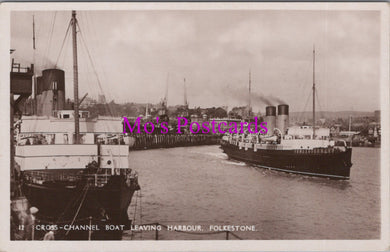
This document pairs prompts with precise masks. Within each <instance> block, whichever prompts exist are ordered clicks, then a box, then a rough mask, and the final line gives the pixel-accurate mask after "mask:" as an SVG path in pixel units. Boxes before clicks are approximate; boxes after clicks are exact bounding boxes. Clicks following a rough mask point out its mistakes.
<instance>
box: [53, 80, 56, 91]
mask: <svg viewBox="0 0 390 252" xmlns="http://www.w3.org/2000/svg"><path fill="white" fill-rule="evenodd" d="M52 89H53V90H57V81H53V82H52Z"/></svg>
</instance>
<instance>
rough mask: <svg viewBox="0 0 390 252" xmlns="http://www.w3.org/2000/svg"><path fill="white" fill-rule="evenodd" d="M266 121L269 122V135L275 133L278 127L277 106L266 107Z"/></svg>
mask: <svg viewBox="0 0 390 252" xmlns="http://www.w3.org/2000/svg"><path fill="white" fill-rule="evenodd" d="M265 121H266V122H267V129H268V131H267V135H273V133H274V129H275V127H276V107H275V106H267V107H265Z"/></svg>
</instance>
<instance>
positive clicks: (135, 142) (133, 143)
mask: <svg viewBox="0 0 390 252" xmlns="http://www.w3.org/2000/svg"><path fill="white" fill-rule="evenodd" d="M221 137H222V134H201V135H199V134H165V135H160V134H153V135H150V134H142V135H140V134H133V135H131V136H130V137H129V138H130V143H129V148H130V150H144V149H157V148H173V147H184V146H197V145H214V144H218V143H219V141H220V139H221Z"/></svg>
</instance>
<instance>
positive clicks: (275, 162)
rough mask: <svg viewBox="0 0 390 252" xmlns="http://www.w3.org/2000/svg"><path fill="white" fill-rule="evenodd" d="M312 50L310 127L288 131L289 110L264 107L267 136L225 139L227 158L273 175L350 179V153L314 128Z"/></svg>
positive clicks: (323, 131) (227, 137)
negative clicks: (284, 174)
mask: <svg viewBox="0 0 390 252" xmlns="http://www.w3.org/2000/svg"><path fill="white" fill-rule="evenodd" d="M314 56H315V51H314V50H313V125H312V126H291V127H289V106H288V105H286V104H281V105H278V116H276V107H275V106H267V107H266V116H265V122H266V123H267V129H268V131H267V134H265V135H261V134H248V133H243V134H235V135H232V134H231V135H225V136H223V138H222V140H221V148H222V149H223V151H224V152H225V153H226V154H227V155H228V157H229V158H231V159H235V160H239V161H243V162H247V163H250V164H254V165H257V166H260V167H263V168H267V169H272V170H276V171H282V172H288V173H297V174H303V175H309V176H319V177H328V178H333V179H349V177H350V168H351V167H352V163H351V155H352V149H351V148H350V147H348V146H347V144H346V142H345V141H334V140H332V139H331V138H330V130H329V129H328V128H320V127H317V126H316V125H315V90H316V89H315V82H314V80H315V79H314V69H315V68H314V66H315V61H314V59H315V57H314Z"/></svg>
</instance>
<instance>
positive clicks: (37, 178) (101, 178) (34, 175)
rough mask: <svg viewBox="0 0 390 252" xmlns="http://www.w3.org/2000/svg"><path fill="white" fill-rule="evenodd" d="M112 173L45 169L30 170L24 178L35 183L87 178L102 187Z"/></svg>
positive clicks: (90, 182) (74, 181) (73, 182)
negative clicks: (72, 172) (56, 171)
mask: <svg viewBox="0 0 390 252" xmlns="http://www.w3.org/2000/svg"><path fill="white" fill-rule="evenodd" d="M110 176H111V174H100V173H95V174H69V173H66V172H64V173H62V172H58V173H53V172H44V171H29V172H28V173H26V174H25V175H24V179H25V180H26V181H28V182H31V183H34V184H43V183H50V182H53V183H54V182H67V183H69V184H75V183H76V182H77V181H81V180H85V181H86V182H87V183H88V184H89V185H91V186H97V187H101V186H104V185H105V184H107V182H108V180H109V177H110Z"/></svg>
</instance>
